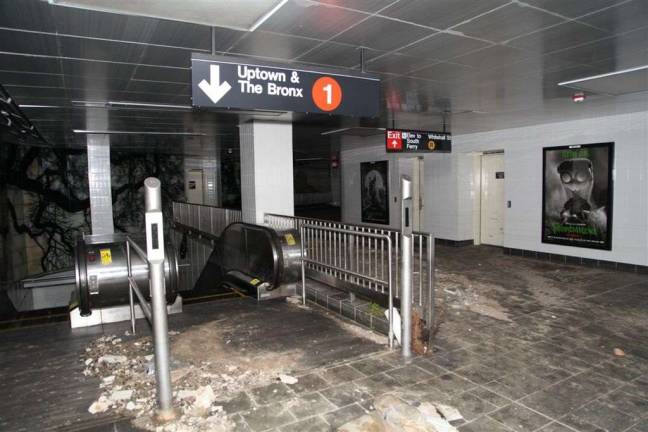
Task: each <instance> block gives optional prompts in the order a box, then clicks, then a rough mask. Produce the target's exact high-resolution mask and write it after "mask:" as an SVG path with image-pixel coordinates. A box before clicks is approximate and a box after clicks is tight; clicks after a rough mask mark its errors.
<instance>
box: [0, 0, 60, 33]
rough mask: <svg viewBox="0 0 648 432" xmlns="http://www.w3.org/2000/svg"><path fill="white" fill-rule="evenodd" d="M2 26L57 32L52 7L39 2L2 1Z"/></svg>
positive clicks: (0, 24)
mask: <svg viewBox="0 0 648 432" xmlns="http://www.w3.org/2000/svg"><path fill="white" fill-rule="evenodd" d="M0 26H2V27H13V28H21V29H27V30H38V31H46V32H55V31H56V26H55V24H54V20H53V14H52V7H51V6H50V5H48V4H47V3H46V2H44V1H38V0H23V1H15V0H2V1H0Z"/></svg>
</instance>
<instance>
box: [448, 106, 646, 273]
mask: <svg viewBox="0 0 648 432" xmlns="http://www.w3.org/2000/svg"><path fill="white" fill-rule="evenodd" d="M608 141H613V142H615V181H614V205H613V219H612V221H613V227H612V251H597V250H591V249H583V248H573V247H568V246H559V245H549V244H543V243H541V240H540V232H541V231H540V230H541V220H542V219H541V218H542V148H543V147H551V146H560V145H569V144H588V143H597V142H608ZM454 146H455V151H456V154H455V157H458V158H461V157H463V155H462V153H463V154H465V153H466V152H471V151H484V150H496V149H502V150H504V158H505V164H506V165H505V171H506V178H505V188H506V199H507V200H510V201H511V202H512V207H511V208H510V209H507V211H506V224H505V228H504V246H506V247H511V248H517V249H528V250H535V251H541V252H549V253H557V254H564V255H573V256H581V257H585V258H593V259H603V260H611V261H619V262H626V263H630V264H640V265H646V264H648V178H647V174H648V112H645V111H644V112H636V113H630V114H620V115H612V116H606V117H599V118H592V119H582V120H572V121H565V122H559V123H551V124H544V125H537V126H528V127H522V128H515V129H504V130H499V131H493V132H483V133H475V134H469V135H459V136H455V137H454ZM459 182H461V180H459ZM460 189H465V190H467V191H468V192H469V191H470V189H469V187H468V186H467V185H465V186H462V187H460ZM460 196H461V199H462V200H465V201H466V202H465V203H462V204H460V208H463V209H464V210H463V211H462V213H464V212H465V213H466V214H468V213H471V217H472V211H471V210H470V208H471V207H472V201H471V198H470V194H469V193H468V194H463V193H462V194H460ZM457 223H458V225H459V229H458V231H459V233H460V234H462V237H465V238H472V237H471V236H468V233H471V232H472V227H471V226H469V225H471V224H472V222H470V221H469V220H468V218H461V217H460V218H459V220H458V221H457ZM459 239H461V238H459Z"/></svg>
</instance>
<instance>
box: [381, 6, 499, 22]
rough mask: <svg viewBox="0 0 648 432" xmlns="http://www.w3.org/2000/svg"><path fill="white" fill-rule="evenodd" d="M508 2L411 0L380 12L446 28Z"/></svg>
mask: <svg viewBox="0 0 648 432" xmlns="http://www.w3.org/2000/svg"><path fill="white" fill-rule="evenodd" d="M508 2H509V0H435V1H433V2H432V1H429V0H409V1H401V2H398V3H395V4H394V5H392V6H390V7H388V8H387V9H385V10H384V11H382V12H380V14H381V15H385V16H389V17H392V18H398V19H401V20H405V21H410V22H413V23H417V24H421V25H425V26H430V27H434V28H437V29H446V28H448V27H451V26H454V25H456V24H459V23H461V22H463V21H465V20H468V19H470V18H473V17H475V16H477V15H479V14H483V13H485V12H488V11H490V10H493V9H495V8H496V7H499V6H502V5H504V4H506V3H508Z"/></svg>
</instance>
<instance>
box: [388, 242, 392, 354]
mask: <svg viewBox="0 0 648 432" xmlns="http://www.w3.org/2000/svg"><path fill="white" fill-rule="evenodd" d="M387 246H388V248H389V249H388V252H387V255H388V259H389V262H388V263H387V282H388V291H389V323H388V325H389V330H388V336H387V337H388V338H389V349H390V350H393V349H394V325H393V322H394V289H393V283H394V282H393V281H392V244H391V238H389V237H387Z"/></svg>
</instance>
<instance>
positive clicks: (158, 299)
mask: <svg viewBox="0 0 648 432" xmlns="http://www.w3.org/2000/svg"><path fill="white" fill-rule="evenodd" d="M144 197H145V203H146V215H145V220H146V255H147V259H148V262H149V285H150V287H151V289H150V291H151V306H152V307H151V309H152V315H153V342H154V346H155V378H156V382H157V399H158V411H157V413H156V417H157V418H158V420H160V421H169V420H172V419H174V418H175V412H174V410H173V396H172V390H171V371H170V367H169V327H168V323H167V308H166V287H165V286H164V227H163V224H162V194H161V184H160V181H159V180H158V179H156V178H154V177H149V178H147V179H146V180H144Z"/></svg>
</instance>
